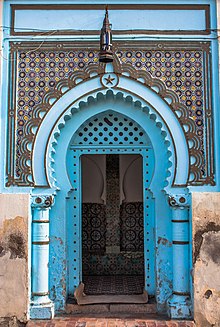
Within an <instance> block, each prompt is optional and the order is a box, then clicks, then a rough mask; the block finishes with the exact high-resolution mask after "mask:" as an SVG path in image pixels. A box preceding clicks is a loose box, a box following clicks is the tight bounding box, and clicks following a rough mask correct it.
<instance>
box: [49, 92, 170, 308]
mask: <svg viewBox="0 0 220 327" xmlns="http://www.w3.org/2000/svg"><path fill="white" fill-rule="evenodd" d="M108 97H109V104H107V106H108V107H109V105H111V106H113V105H114V103H111V101H110V100H111V97H110V96H108ZM100 101H101V100H100ZM104 103H106V102H104V101H103V100H102V101H101V105H100V106H99V105H98V103H96V104H90V106H89V108H85V109H84V110H83V109H82V110H81V111H80V112H78V113H76V114H75V115H74V116H73V118H72V119H70V120H66V125H65V128H62V130H61V131H62V133H61V134H60V136H58V137H57V141H58V142H57V146H56V147H55V148H54V149H55V152H54V155H53V157H54V161H55V163H54V165H53V169H54V171H56V167H60V169H59V171H57V173H56V177H57V187H58V188H59V189H60V191H58V194H57V195H58V196H57V197H56V203H55V206H54V207H53V208H52V210H51V219H52V220H53V219H57V215H56V214H57V210H56V206H57V208H58V216H59V215H60V213H61V211H63V209H64V208H65V204H64V203H63V201H64V200H63V199H64V197H65V194H67V196H68V200H67V202H68V208H69V207H72V208H73V207H74V205H73V204H72V205H71V201H72V200H73V198H74V196H75V197H76V199H75V201H77V200H79V198H80V196H79V195H76V192H74V190H76V189H77V190H78V188H79V184H78V182H74V180H76V179H73V178H74V177H73V176H79V175H80V174H74V175H73V174H71V170H70V168H69V169H68V170H67V171H66V172H65V166H63V168H61V161H62V162H63V155H61V149H63V147H64V145H65V146H66V144H68V143H70V142H71V139H72V133H73V131H76V130H77V129H78V128H74V124H77V125H81V124H80V118H79V117H80V116H81V115H82V116H83V118H84V120H86V119H85V113H87V119H88V118H89V117H90V116H94V115H97V113H98V112H97V111H99V112H103V111H102V110H103V104H104ZM119 104H120V102H119ZM119 104H118V105H117V103H116V104H115V105H114V106H115V108H117V111H119V112H121V113H124V114H126V115H127V116H130V117H131V113H132V112H134V113H135V112H136V114H135V116H136V118H137V111H134V110H135V109H131V108H129V106H127V108H126V107H123V106H122V105H121V106H120V105H119ZM114 106H113V107H112V109H114ZM114 110H115V109H114ZM142 115H147V114H146V113H142ZM77 116H79V117H78V118H77ZM135 116H134V117H135ZM134 117H133V118H134ZM140 121H142V128H144V129H145V130H146V131H147V132H148V133H149V134H148V137H150V138H151V140H152V137H153V139H154V141H153V144H154V146H155V148H154V153H157V154H160V157H158V155H157V156H156V161H157V165H156V171H155V167H154V175H153V176H154V178H153V179H154V183H153V181H152V185H155V186H154V190H151V189H150V193H149V194H150V196H151V197H152V196H153V197H154V198H156V200H157V205H155V208H154V205H153V206H151V208H150V209H149V210H151V211H152V212H155V216H157V222H156V223H155V224H156V225H155V227H153V225H152V228H151V233H153V231H154V235H155V242H156V243H158V246H157V244H155V248H156V247H157V248H158V249H157V253H156V252H155V255H156V265H157V270H158V271H157V275H155V272H152V271H151V276H152V277H150V279H151V281H152V288H150V287H149V289H148V291H149V292H153V291H154V292H155V287H156V288H157V290H156V292H155V293H154V294H156V296H157V300H158V310H159V311H162V312H164V310H165V306H166V300H167V297H168V296H169V295H170V294H171V289H170V285H171V284H172V281H171V279H172V274H171V272H172V251H171V246H170V243H171V232H170V227H169V214H170V209H169V206H168V203H167V199H166V195H165V194H164V193H163V192H161V191H158V188H161V189H163V188H164V185H165V184H164V180H165V179H166V177H167V172H166V169H165V167H167V164H168V162H169V155H170V154H169V153H168V154H167V150H166V149H167V146H168V144H169V142H168V143H167V142H166V144H165V153H164V150H163V148H162V147H161V145H160V144H161V141H160V142H157V141H156V139H155V136H153V134H155V133H156V135H157V139H158V138H159V139H161V140H163V136H161V134H160V130H159V129H158V128H157V127H156V126H155V127H154V128H153V125H154V121H153V120H147V119H145V124H144V125H143V121H144V120H143V119H142V120H140ZM153 130H154V132H153ZM68 134H69V136H68ZM68 139H69V141H68ZM162 142H164V141H162ZM158 146H159V147H158ZM89 150H90V152H88V153H90V154H91V153H92V151H94V153H97V151H98V153H100V151H103V150H105V153H108V151H109V153H111V151H114V150H115V147H114V148H111V147H110V148H107V149H102V150H99V149H98V147H96V150H92V149H91V148H90V149H87V151H89ZM129 150H130V149H129V148H128V149H127V151H126V153H129V152H128V151H129ZM76 151H82V152H81V153H84V151H85V149H83V147H82V149H81V150H76ZM70 152H71V151H69V152H68V153H67V162H68V163H71V162H72V159H71V154H70ZM73 160H76V163H75V164H76V167H78V166H80V165H79V159H77V155H76V158H73ZM63 163H64V162H63ZM161 163H163V164H162V165H161ZM62 165H63V164H62ZM64 165H65V163H64ZM73 165H74V163H73V164H72V166H73ZM68 167H71V164H68ZM78 169H79V168H78ZM161 173H162V175H164V174H165V175H164V178H162V179H161ZM68 176H69V178H70V179H72V180H73V182H72V183H70V181H68ZM59 181H60V182H59ZM76 181H77V180H76ZM60 183H61V184H60ZM74 183H75V184H74ZM71 184H72V186H71ZM62 185H64V187H63V186H62ZM76 185H77V186H76ZM64 188H65V189H66V191H65V192H64ZM68 189H69V190H70V192H69V191H68ZM146 191H147V190H146ZM147 192H149V191H147ZM61 193H62V194H63V195H62V196H61ZM156 194H157V195H156ZM154 201H155V200H154ZM161 203H163V204H164V206H161ZM60 208H61V209H60ZM165 208H166V209H165ZM67 210H68V211H69V209H67ZM74 210H79V209H77V208H74ZM59 212H60V213H59ZM77 212H79V211H77ZM72 215H76V216H77V213H76V214H75V213H74V212H73V210H72ZM152 216H153V215H152ZM63 217H64V215H63ZM160 217H162V218H160ZM75 218H76V217H75ZM63 219H64V218H63ZM77 219H78V218H77ZM73 224H74V223H73ZM64 225H65V222H61V220H60V219H59V223H58V224H57V227H56V229H55V230H54V233H55V235H56V236H57V237H58V238H59V237H60V234H61V233H63V232H61V229H62V228H65V227H64ZM62 226H63V227H62ZM66 228H67V229H66V230H67V235H68V236H69V237H71V239H72V240H73V242H79V239H80V237H79V235H80V229H79V222H78V220H77V226H75V230H74V227H70V228H69V227H66ZM74 233H76V239H75V240H74V239H73V238H72V235H73V234H74ZM52 238H53V236H52ZM164 239H165V243H164V242H163V241H162V242H161V240H164ZM167 240H168V241H167ZM62 241H63V242H64V243H65V240H64V239H62ZM75 244H76V243H75ZM73 245H74V243H73ZM54 246H56V244H54ZM52 247H53V244H52ZM74 250H76V251H77V252H76V253H75V256H76V257H75V259H77V257H78V255H80V252H81V249H80V247H78V246H75V247H74V248H73V250H71V249H70V248H69V250H68V251H69V254H70V253H73V251H74ZM53 253H57V251H56V250H55V247H54V249H53V250H52V254H53ZM52 254H51V255H52ZM58 256H59V255H58ZM58 256H57V255H56V260H58ZM164 257H166V260H164ZM145 258H147V257H145ZM147 259H148V258H147ZM73 260H74V259H73ZM152 260H153V259H152ZM61 264H62V263H61ZM147 264H148V262H147ZM52 265H53V264H52ZM57 265H58V262H57ZM151 266H152V262H151ZM59 267H60V266H59ZM158 267H159V268H158ZM165 267H166V269H165V270H164V268H165ZM51 268H52V270H53V272H55V271H56V276H55V274H53V276H51V281H50V284H51V286H50V287H51V289H52V290H53V293H52V294H56V299H55V307H57V309H58V308H59V309H63V305H64V303H65V299H62V298H63V295H62V294H61V291H60V290H59V287H58V292H57V291H56V292H54V288H56V285H54V278H55V282H57V281H58V280H61V279H62V277H61V273H60V272H61V271H62V269H59V271H58V269H56V268H55V267H54V268H53V266H51ZM65 269H67V268H66V267H65ZM69 271H70V272H73V273H75V274H74V277H75V279H74V278H73V279H72V280H71V282H70V281H69V284H70V287H69V292H73V290H74V288H75V287H76V285H78V282H79V281H80V278H81V268H80V267H79V264H76V261H73V262H72V263H71V264H70V268H69ZM71 275H72V273H71ZM149 276H150V275H149ZM156 278H157V280H158V283H157V286H155V287H154V286H153V284H154V282H153V281H154V279H156ZM67 279H68V277H67ZM74 283H75V284H74ZM147 284H148V282H146V285H147ZM147 287H148V286H147Z"/></svg>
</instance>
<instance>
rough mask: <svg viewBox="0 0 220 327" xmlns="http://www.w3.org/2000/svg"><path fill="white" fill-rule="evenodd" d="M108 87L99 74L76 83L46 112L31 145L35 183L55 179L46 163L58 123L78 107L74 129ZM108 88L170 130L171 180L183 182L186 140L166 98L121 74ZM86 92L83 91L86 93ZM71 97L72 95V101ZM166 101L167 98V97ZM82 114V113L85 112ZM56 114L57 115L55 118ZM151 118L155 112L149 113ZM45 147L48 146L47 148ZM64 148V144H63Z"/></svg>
mask: <svg viewBox="0 0 220 327" xmlns="http://www.w3.org/2000/svg"><path fill="white" fill-rule="evenodd" d="M107 91H108V90H107V89H103V86H102V85H101V84H100V79H99V78H93V79H92V80H89V81H87V82H85V83H81V84H79V85H77V86H76V87H75V88H74V89H71V90H70V91H68V92H66V93H65V94H64V95H63V96H62V97H61V98H60V99H59V100H58V101H57V102H56V103H55V104H54V105H53V106H52V108H51V110H50V111H49V112H48V113H47V115H46V116H45V118H44V120H43V121H42V123H41V125H40V128H39V129H38V131H37V135H36V138H35V143H34V148H33V175H34V180H35V185H39V186H46V185H48V182H49V185H50V186H53V184H54V181H53V178H52V177H50V176H51V172H50V171H48V169H47V167H48V164H49V163H50V151H51V150H52V148H53V147H52V146H51V144H52V143H53V142H56V140H55V139H54V135H55V136H56V135H58V134H59V133H60V131H59V126H60V127H61V128H62V126H64V125H65V121H66V120H68V119H70V117H72V116H73V115H74V116H75V118H76V113H77V112H78V111H80V112H81V113H83V114H82V115H78V116H77V119H74V120H75V123H76V124H75V127H74V128H75V130H77V128H78V127H79V126H80V124H82V123H83V121H84V119H86V111H85V110H84V109H85V108H86V107H87V106H88V105H90V104H92V103H94V102H97V101H99V97H100V98H101V97H102V95H101V94H106V92H107ZM111 91H112V92H113V93H114V94H115V95H116V94H117V97H118V99H119V98H120V97H121V98H124V99H125V100H124V101H125V102H126V103H127V104H129V103H134V102H135V103H136V107H137V109H138V108H139V109H140V110H145V108H147V109H146V110H147V111H148V110H149V115H156V116H155V117H157V118H155V119H157V122H158V123H161V124H162V126H163V127H166V129H167V130H168V131H169V133H168V134H169V135H170V138H171V139H172V144H173V147H174V151H173V152H172V153H174V155H175V160H173V162H174V161H175V171H174V179H173V184H175V185H185V184H186V181H187V179H188V174H189V154H188V144H187V141H186V138H185V135H184V131H183V128H182V127H181V125H180V123H179V121H178V119H177V116H176V115H175V114H174V113H173V111H172V110H171V109H170V107H169V105H168V102H166V101H165V100H163V99H162V98H161V97H160V96H159V95H158V94H157V92H154V91H153V90H151V89H149V88H147V87H146V86H145V85H143V83H141V82H138V81H134V80H131V79H130V78H128V77H126V76H123V77H121V78H120V80H119V83H118V85H117V87H115V88H112V89H111ZM85 92H86V95H85ZM73 99H75V100H74V101H73ZM167 101H169V100H168V99H167ZM84 115H85V116H84ZM57 117H59V118H57ZM151 117H152V119H153V117H154V116H151ZM46 149H47V150H46ZM66 149H67V148H66ZM46 151H47V154H46Z"/></svg>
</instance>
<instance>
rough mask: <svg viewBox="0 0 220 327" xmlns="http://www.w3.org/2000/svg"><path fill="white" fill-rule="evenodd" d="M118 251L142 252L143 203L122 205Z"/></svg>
mask: <svg viewBox="0 0 220 327" xmlns="http://www.w3.org/2000/svg"><path fill="white" fill-rule="evenodd" d="M120 210H121V212H120V249H121V251H131V252H138V251H143V250H144V235H143V230H144V229H143V228H144V227H143V224H144V218H143V203H142V202H129V203H122V205H121V208H120Z"/></svg>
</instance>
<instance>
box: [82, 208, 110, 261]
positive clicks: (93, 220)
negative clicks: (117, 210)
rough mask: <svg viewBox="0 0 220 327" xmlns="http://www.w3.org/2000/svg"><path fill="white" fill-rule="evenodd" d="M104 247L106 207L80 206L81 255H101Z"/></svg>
mask: <svg viewBox="0 0 220 327" xmlns="http://www.w3.org/2000/svg"><path fill="white" fill-rule="evenodd" d="M105 246H106V207H105V205H103V204H100V203H83V204H82V248H83V253H85V254H88V253H90V254H91V253H93V254H100V255H101V254H103V253H105Z"/></svg>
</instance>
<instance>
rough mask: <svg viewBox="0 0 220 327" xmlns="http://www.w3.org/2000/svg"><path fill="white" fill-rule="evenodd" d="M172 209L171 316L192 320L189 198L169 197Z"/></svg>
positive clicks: (180, 196) (185, 195) (182, 196)
mask: <svg viewBox="0 0 220 327" xmlns="http://www.w3.org/2000/svg"><path fill="white" fill-rule="evenodd" d="M169 204H170V206H171V207H172V239H173V241H172V243H173V246H172V249H173V292H172V296H171V297H170V299H169V300H168V306H169V314H170V316H171V318H174V319H184V318H190V317H191V316H192V313H191V305H192V304H191V299H190V281H189V271H190V266H189V262H190V260H189V196H188V195H187V194H182V195H180V194H178V195H172V196H170V197H169Z"/></svg>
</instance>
